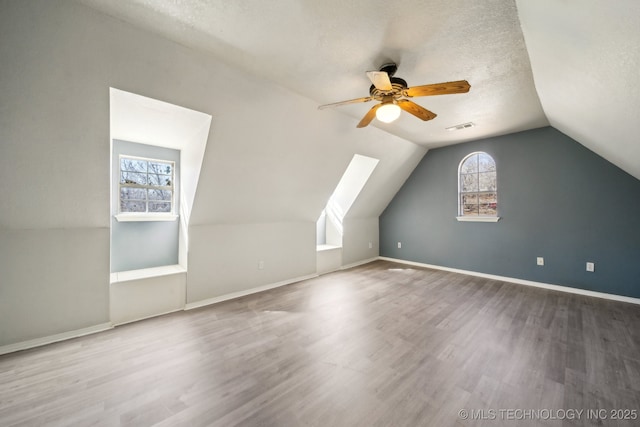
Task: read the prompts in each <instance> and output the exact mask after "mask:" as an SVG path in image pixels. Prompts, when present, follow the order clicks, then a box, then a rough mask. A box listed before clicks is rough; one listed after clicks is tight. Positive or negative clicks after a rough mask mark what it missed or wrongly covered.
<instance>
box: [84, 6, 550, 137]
mask: <svg viewBox="0 0 640 427" xmlns="http://www.w3.org/2000/svg"><path fill="white" fill-rule="evenodd" d="M80 1H82V2H83V3H85V4H88V5H90V6H92V7H95V8H97V9H99V10H102V11H104V12H106V13H108V14H111V15H113V16H116V17H118V18H120V19H123V20H125V21H128V22H131V23H133V24H134V25H136V26H139V27H142V28H145V29H147V30H150V31H153V32H156V33H159V34H161V35H163V36H164V37H167V38H170V39H173V40H175V41H178V42H179V43H182V44H184V45H187V46H191V47H195V48H198V49H201V50H205V51H208V52H210V53H213V54H214V55H215V56H216V57H218V58H221V59H223V60H224V61H226V62H227V63H229V64H231V65H233V66H235V67H237V68H240V69H244V70H247V71H249V72H250V73H251V74H254V75H258V76H261V77H263V78H266V79H267V80H271V81H274V82H276V83H277V84H278V85H280V86H283V87H286V88H288V89H290V90H292V91H294V92H297V93H298V94H301V95H303V96H304V97H306V98H309V99H311V100H313V101H314V102H315V103H316V105H321V104H326V103H331V102H337V101H342V100H345V99H353V98H359V97H363V96H367V95H368V94H369V86H370V84H371V83H370V81H369V80H368V79H367V77H366V75H365V72H366V71H368V70H376V69H378V68H379V67H380V65H382V64H383V63H385V62H389V61H393V62H396V63H397V64H398V65H399V68H398V72H397V74H396V76H398V77H402V78H404V79H405V80H406V81H407V83H408V84H409V86H417V85H423V84H429V83H439V82H446V81H452V80H461V79H466V80H468V81H469V82H470V83H471V86H472V88H471V91H470V92H469V93H468V94H464V95H447V96H435V97H424V98H416V99H414V100H415V101H416V102H417V103H419V104H420V105H422V106H424V107H425V108H428V109H429V110H431V111H433V112H435V113H436V114H437V115H438V117H436V119H434V120H432V121H429V122H422V121H421V120H418V119H417V118H415V117H413V116H410V115H409V114H403V115H402V116H401V117H400V119H399V120H397V121H396V122H394V123H392V124H382V123H380V122H378V121H375V120H374V122H373V123H372V125H371V126H376V127H379V128H380V129H383V130H384V131H386V132H389V133H391V134H393V135H396V136H398V137H401V138H403V139H406V140H409V141H412V142H414V143H417V144H421V145H423V146H424V147H427V148H432V147H437V146H442V145H447V144H453V143H458V142H463V141H469V140H473V139H478V138H483V137H489V136H494V135H501V134H507V133H511V132H516V131H522V130H526V129H531V128H536V127H541V126H546V125H548V121H547V119H546V117H545V115H544V112H543V111H542V107H541V105H540V102H539V100H538V95H537V94H536V91H535V87H534V84H533V77H532V74H531V67H530V65H529V57H528V54H527V51H526V48H525V44H524V39H523V36H522V32H521V29H520V23H519V20H518V14H517V9H516V5H515V1H514V0H493V1H488V2H478V1H475V0H403V1H402V2H394V1H388V0H349V1H344V0H324V1H317V0H283V1H277V2H265V1H262V0H245V1H241V2H240V1H238V2H230V1H223V0H209V1H198V0H190V1H180V2H175V1H174V0H127V1H111V0H80ZM371 106H372V104H371V103H366V104H353V105H348V106H343V107H340V108H339V109H337V111H339V113H341V114H344V115H346V116H348V117H349V118H350V120H351V121H350V123H351V125H352V126H353V127H355V125H356V124H357V123H358V121H359V120H360V119H361V118H362V116H364V114H365V113H366V112H367V111H368V110H369V109H370V108H371ZM318 115H319V116H321V115H325V116H326V115H327V111H326V110H323V111H318ZM471 121H472V122H474V123H475V124H476V126H475V127H473V128H470V129H465V130H464V131H461V132H450V131H447V130H445V129H446V128H447V127H451V126H454V125H457V124H460V123H465V122H471Z"/></svg>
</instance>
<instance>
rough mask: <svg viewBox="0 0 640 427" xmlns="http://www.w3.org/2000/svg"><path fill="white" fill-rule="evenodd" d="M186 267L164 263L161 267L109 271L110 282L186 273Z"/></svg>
mask: <svg viewBox="0 0 640 427" xmlns="http://www.w3.org/2000/svg"><path fill="white" fill-rule="evenodd" d="M186 271H187V269H186V268H184V267H183V266H181V265H179V264H176V265H164V266H161V267H151V268H142V269H140V270H129V271H118V272H115V273H111V280H110V282H111V283H112V284H113V283H122V282H131V281H134V280H141V279H149V278H151V277H160V276H169V275H171V274H180V273H186Z"/></svg>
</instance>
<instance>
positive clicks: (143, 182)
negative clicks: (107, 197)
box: [120, 156, 174, 213]
mask: <svg viewBox="0 0 640 427" xmlns="http://www.w3.org/2000/svg"><path fill="white" fill-rule="evenodd" d="M173 181H174V163H173V162H167V161H161V160H152V159H142V158H136V157H126V156H120V212H121V213H172V212H173Z"/></svg>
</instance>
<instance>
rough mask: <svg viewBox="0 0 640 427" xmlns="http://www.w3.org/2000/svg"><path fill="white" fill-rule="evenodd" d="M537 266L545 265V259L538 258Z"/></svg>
mask: <svg viewBox="0 0 640 427" xmlns="http://www.w3.org/2000/svg"><path fill="white" fill-rule="evenodd" d="M536 264H538V265H544V258H542V257H541V256H539V257H538V258H536Z"/></svg>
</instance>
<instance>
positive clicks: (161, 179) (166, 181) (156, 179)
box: [149, 173, 171, 187]
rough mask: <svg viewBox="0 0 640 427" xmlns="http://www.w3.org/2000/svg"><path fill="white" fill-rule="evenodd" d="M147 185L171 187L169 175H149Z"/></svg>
mask: <svg viewBox="0 0 640 427" xmlns="http://www.w3.org/2000/svg"><path fill="white" fill-rule="evenodd" d="M149 185H157V186H159V187H168V186H170V185H171V175H158V174H151V173H150V174H149Z"/></svg>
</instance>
